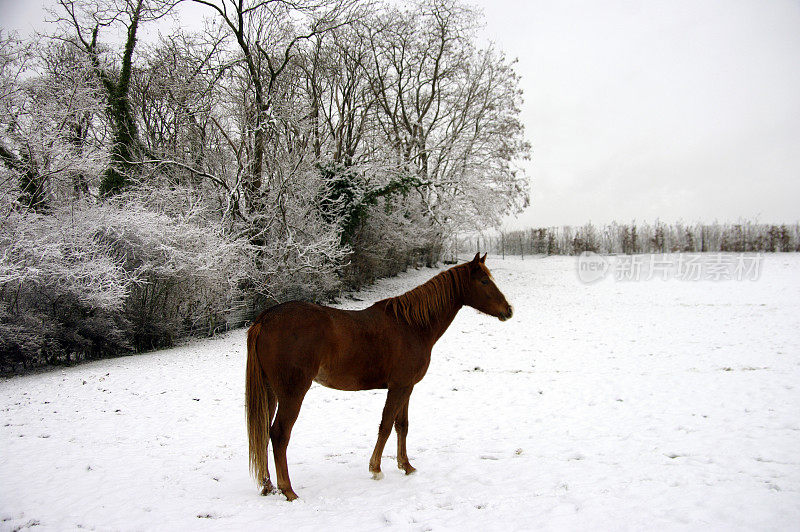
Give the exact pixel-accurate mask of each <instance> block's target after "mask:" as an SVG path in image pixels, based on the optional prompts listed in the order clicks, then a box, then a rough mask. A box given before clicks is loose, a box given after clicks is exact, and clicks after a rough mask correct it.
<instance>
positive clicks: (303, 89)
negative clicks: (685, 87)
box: [0, 0, 529, 372]
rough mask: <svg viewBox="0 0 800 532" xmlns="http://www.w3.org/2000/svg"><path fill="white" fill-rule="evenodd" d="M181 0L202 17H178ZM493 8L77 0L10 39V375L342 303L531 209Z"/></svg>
mask: <svg viewBox="0 0 800 532" xmlns="http://www.w3.org/2000/svg"><path fill="white" fill-rule="evenodd" d="M182 9H195V10H197V9H200V10H203V12H204V13H205V15H206V16H207V17H208V18H207V20H206V26H205V29H204V30H203V31H199V32H189V31H187V30H185V29H182V28H181V27H180V20H179V19H178V20H176V21H175V22H174V23H173V26H172V28H173V29H172V30H170V31H168V32H166V34H165V32H164V31H163V24H165V21H168V20H170V19H169V17H172V16H175V15H176V14H177V16H178V17H180V14H181V11H180V10H182ZM479 16H480V13H478V12H476V11H474V10H473V9H472V8H469V7H467V6H465V5H462V4H460V3H459V2H458V1H457V0H420V1H418V2H413V3H407V4H404V7H402V8H401V7H397V6H396V4H395V3H386V4H382V3H380V2H372V1H370V2H367V1H362V0H313V1H312V0H309V1H305V0H300V1H297V2H260V1H251V2H239V1H231V0H207V1H206V0H194V1H189V0H184V1H182V2H178V1H171V0H80V1H79V0H59V1H58V3H57V5H56V7H55V8H54V11H53V13H52V16H51V19H53V20H55V22H53V25H52V27H51V28H50V30H49V31H48V33H47V35H43V36H39V37H36V38H34V39H30V40H20V39H17V38H16V37H15V36H13V35H3V34H0V371H2V372H7V371H11V370H15V369H18V368H20V367H30V366H35V365H40V364H44V363H59V362H72V361H76V360H83V359H86V358H97V357H102V356H107V355H112V354H118V353H124V352H134V351H139V350H143V349H151V348H155V347H161V346H166V345H170V344H171V343H173V342H174V341H175V340H176V339H177V338H180V337H181V336H185V335H187V334H199V333H202V334H210V333H213V332H214V331H217V330H221V329H225V328H228V327H231V326H237V325H239V324H241V323H243V322H244V321H246V320H247V319H249V318H251V317H252V316H253V314H254V313H255V312H258V311H259V310H260V309H261V308H262V307H263V306H265V305H269V304H272V303H275V302H278V301H283V300H286V299H291V298H303V299H309V300H324V299H327V298H330V297H335V296H336V295H337V294H338V293H340V291H341V290H343V289H347V288H351V287H355V286H358V285H360V284H363V283H368V282H371V281H372V280H374V279H375V278H376V277H380V276H386V275H393V274H396V273H397V272H399V271H401V270H403V269H405V268H406V267H408V266H409V265H415V264H432V263H434V262H436V261H437V260H438V259H439V257H440V255H441V253H442V249H443V245H444V243H445V242H447V241H449V239H450V238H451V237H452V235H453V234H455V232H456V231H459V230H464V229H470V228H476V227H481V226H486V225H491V224H495V223H496V222H497V221H498V220H500V219H501V217H502V216H503V215H505V214H507V213H508V212H513V211H514V210H517V209H519V208H521V207H522V206H523V205H524V204H525V203H526V202H527V183H526V179H525V178H524V176H523V175H522V174H521V172H518V168H517V162H518V161H519V160H520V159H521V158H525V157H527V155H528V151H529V146H528V144H527V142H526V141H525V139H524V136H523V128H522V124H521V122H520V120H519V114H520V111H519V105H520V102H521V92H520V90H519V86H518V78H517V75H516V73H515V71H514V68H513V62H512V61H509V60H508V59H507V58H506V57H505V56H504V55H503V54H502V52H500V51H498V50H496V49H495V48H493V47H491V46H490V47H480V46H478V45H477V44H476V38H475V29H476V27H477V22H478V19H479ZM154 24H162V26H161V27H162V32H161V33H162V35H163V36H162V37H160V38H159V39H158V40H156V41H153V42H143V41H141V38H140V37H141V35H142V33H143V31H144V29H145V28H147V27H152V26H150V25H154ZM119 36H122V42H121V43H119V44H115V43H118V42H119V41H118V40H115V39H118V37H119Z"/></svg>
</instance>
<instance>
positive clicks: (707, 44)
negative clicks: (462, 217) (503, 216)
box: [0, 0, 800, 227]
mask: <svg viewBox="0 0 800 532" xmlns="http://www.w3.org/2000/svg"><path fill="white" fill-rule="evenodd" d="M44 1H46V2H50V1H51V0H44ZM477 4H478V5H479V6H480V7H481V8H482V9H484V11H485V14H486V18H485V21H486V27H485V30H484V32H483V33H484V36H485V37H486V38H488V39H490V40H492V41H494V42H495V43H496V45H497V46H498V47H499V48H501V49H503V50H504V51H505V52H506V53H507V54H508V56H509V57H517V58H519V63H518V65H517V66H518V72H519V73H520V74H521V76H522V88H523V89H524V91H525V104H524V106H523V121H524V123H525V124H526V128H527V132H528V138H529V139H530V141H531V143H532V144H533V157H532V160H531V161H529V162H527V163H526V164H525V168H526V169H527V172H528V175H529V177H530V178H531V181H532V205H531V208H529V209H528V210H527V211H526V212H525V213H523V215H521V216H520V217H519V218H518V219H517V220H508V221H507V223H506V226H507V227H526V226H532V225H535V226H540V225H562V224H571V225H579V224H583V223H586V222H588V221H592V222H594V223H607V222H610V221H612V220H617V221H620V222H627V221H630V220H633V219H636V220H638V221H649V222H652V221H654V220H655V219H656V218H660V219H661V220H664V221H668V222H671V221H676V220H679V219H682V220H683V221H686V222H693V221H707V222H710V221H714V220H719V221H735V220H737V219H739V218H746V219H749V220H759V221H764V222H796V221H798V220H800V208H798V203H800V2H798V1H797V0H769V1H767V2H764V1H756V0H747V1H745V0H669V1H667V0H661V1H647V2H644V1H638V2H637V1H622V0H619V1H616V0H612V1H609V0H604V1H598V0H549V1H543V0H530V1H519V0H516V1H512V0H494V1H492V0H483V1H481V2H477ZM192 9H195V8H194V7H193V8H192ZM42 17H43V15H42V13H41V11H40V8H39V7H38V6H37V3H36V2H35V1H33V0H32V1H30V2H29V1H25V0H0V27H2V28H4V29H18V30H20V31H21V32H26V31H28V30H30V29H31V28H33V27H41V20H42Z"/></svg>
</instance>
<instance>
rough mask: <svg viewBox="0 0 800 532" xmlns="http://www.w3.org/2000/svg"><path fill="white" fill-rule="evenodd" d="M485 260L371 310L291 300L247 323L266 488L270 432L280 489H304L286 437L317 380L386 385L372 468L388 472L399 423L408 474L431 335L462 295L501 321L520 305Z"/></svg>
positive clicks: (256, 462) (249, 403)
mask: <svg viewBox="0 0 800 532" xmlns="http://www.w3.org/2000/svg"><path fill="white" fill-rule="evenodd" d="M485 260H486V255H484V256H483V257H482V258H481V257H480V255H479V254H476V255H475V258H474V259H472V261H471V262H468V263H465V264H460V265H458V266H454V267H452V268H450V269H449V270H445V271H443V272H442V273H440V274H438V275H436V276H435V277H433V278H432V279H431V280H429V281H428V282H426V283H425V284H422V285H420V286H418V287H416V288H414V289H413V290H410V291H409V292H406V293H405V294H403V295H401V296H398V297H393V298H389V299H384V300H382V301H378V302H377V303H375V304H374V305H372V306H371V307H368V308H366V309H364V310H358V311H349V310H340V309H335V308H330V307H323V306H319V305H314V304H312V303H303V302H300V301H290V302H288V303H283V304H280V305H277V306H274V307H272V308H270V309H267V310H265V311H264V312H262V313H261V315H260V316H259V317H258V318H257V319H256V320H255V322H254V323H253V324H252V325H251V326H250V329H249V330H248V332H247V377H246V385H245V388H246V391H245V396H246V397H245V402H246V408H247V432H248V437H249V444H250V468H251V470H252V471H253V473H254V474H255V477H256V479H257V480H258V483H259V485H260V486H263V489H262V491H261V494H262V495H266V494H268V493H270V492H272V491H273V489H274V488H273V487H272V482H271V481H270V477H269V467H268V465H267V445H268V443H269V442H268V440H270V439H271V440H272V449H273V454H274V455H275V469H276V472H277V475H278V489H280V491H281V492H283V494H284V495H285V496H286V498H287V499H288V500H290V501H291V500H294V499H296V498H297V495H296V494H295V492H294V491H293V490H292V484H291V482H290V480H289V470H288V467H287V464H286V447H287V445H288V444H289V436H290V434H291V431H292V426H293V425H294V422H295V420H296V419H297V415H298V413H299V412H300V405H301V403H302V402H303V398H304V397H305V395H306V392H307V391H308V389H309V388H310V387H311V382H312V381H316V382H318V383H320V384H322V385H323V386H327V387H328V388H335V389H337V390H371V389H376V388H386V389H388V393H387V396H386V405H385V406H384V407H383V416H382V417H381V423H380V427H379V429H378V441H377V443H376V444H375V450H374V451H373V453H372V458H370V461H369V470H370V471H371V472H372V475H373V478H375V479H380V478H382V477H383V473H381V454H382V453H383V447H384V445H386V440H387V438H388V437H389V434H390V433H391V431H392V425H394V427H395V429H396V430H397V466H398V467H399V468H400V469H402V470H403V471H405V473H406V474H407V475H408V474H411V473H413V472H414V471H415V469H414V468H413V467H412V466H411V464H410V463H409V462H408V455H407V454H406V435H407V434H408V399H409V397H410V396H411V390H412V389H413V388H414V385H415V384H416V383H418V382H419V381H420V380H421V379H422V377H424V376H425V372H426V371H427V370H428V364H429V363H430V360H431V348H432V347H433V344H434V343H436V340H438V339H439V338H440V337H441V336H442V334H444V331H445V330H446V329H447V327H448V326H449V325H450V323H451V322H452V321H453V318H455V316H456V313H457V312H458V311H459V309H461V307H462V306H464V305H467V306H470V307H473V308H475V309H477V310H479V311H481V312H484V313H486V314H489V315H491V316H494V317H497V318H499V319H500V320H501V321H505V320H507V319H508V318H510V317H511V314H512V308H511V305H509V304H508V302H507V301H506V298H505V297H504V296H503V294H502V293H500V290H498V288H497V286H496V285H495V284H494V281H493V279H492V276H491V274H490V273H489V270H488V269H487V268H486V266H485V265H484V262H485ZM276 409H277V414H276ZM273 419H274V421H273Z"/></svg>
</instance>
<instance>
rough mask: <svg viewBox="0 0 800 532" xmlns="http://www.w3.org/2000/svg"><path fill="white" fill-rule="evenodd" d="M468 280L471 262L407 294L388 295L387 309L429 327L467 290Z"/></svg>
mask: <svg viewBox="0 0 800 532" xmlns="http://www.w3.org/2000/svg"><path fill="white" fill-rule="evenodd" d="M468 281H469V270H468V265H467V264H460V265H458V266H453V267H452V268H450V269H448V270H445V271H443V272H441V273H439V274H437V275H436V276H434V277H433V278H432V279H430V280H428V281H426V282H425V283H423V284H421V285H419V286H418V287H416V288H414V289H412V290H409V291H408V292H406V293H405V294H402V295H399V296H397V297H392V298H389V299H387V300H386V309H387V310H389V311H390V312H392V313H393V314H394V316H395V317H396V318H397V319H398V320H403V321H405V322H406V323H408V324H410V325H416V326H419V327H427V326H429V325H431V323H432V322H433V320H434V319H435V317H436V316H438V315H439V314H441V313H442V312H444V311H446V310H447V309H448V308H450V307H451V306H452V305H453V300H454V299H456V297H457V296H462V295H463V294H464V288H465V286H466V284H467V282H468Z"/></svg>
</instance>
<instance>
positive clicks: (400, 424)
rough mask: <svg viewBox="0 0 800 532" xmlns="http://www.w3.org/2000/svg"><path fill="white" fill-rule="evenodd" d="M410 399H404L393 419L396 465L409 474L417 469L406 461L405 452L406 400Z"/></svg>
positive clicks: (406, 430) (406, 455) (406, 433)
mask: <svg viewBox="0 0 800 532" xmlns="http://www.w3.org/2000/svg"><path fill="white" fill-rule="evenodd" d="M410 399H411V397H410V395H409V398H408V399H406V402H405V403H403V406H401V407H400V411H399V412H398V413H397V418H396V419H395V421H394V429H395V430H396V431H397V467H399V468H400V469H402V470H403V471H405V472H406V475H410V474H411V473H413V472H414V471H416V470H417V469H416V468H415V467H414V466H412V465H411V464H410V463H409V461H408V454H407V453H406V436H407V435H408V402H409V400H410Z"/></svg>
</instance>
